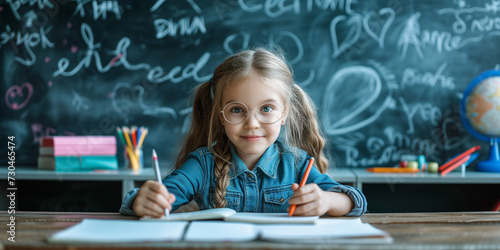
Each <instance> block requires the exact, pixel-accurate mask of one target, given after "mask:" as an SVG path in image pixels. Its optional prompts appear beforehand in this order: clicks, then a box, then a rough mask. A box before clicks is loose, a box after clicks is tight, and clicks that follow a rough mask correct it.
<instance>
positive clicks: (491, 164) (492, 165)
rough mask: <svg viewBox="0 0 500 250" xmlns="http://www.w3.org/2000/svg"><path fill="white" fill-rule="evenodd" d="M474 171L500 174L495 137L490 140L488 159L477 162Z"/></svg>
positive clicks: (499, 158)
mask: <svg viewBox="0 0 500 250" xmlns="http://www.w3.org/2000/svg"><path fill="white" fill-rule="evenodd" d="M476 171H483V172H500V154H499V151H498V141H497V138H496V137H493V138H490V153H489V155H488V159H487V160H485V161H481V162H478V163H477V165H476Z"/></svg>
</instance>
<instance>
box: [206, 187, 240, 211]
mask: <svg viewBox="0 0 500 250" xmlns="http://www.w3.org/2000/svg"><path fill="white" fill-rule="evenodd" d="M209 196H210V202H211V203H212V204H213V202H214V201H215V187H210V195H209ZM242 197H243V195H242V194H241V193H239V192H235V191H226V196H225V199H226V207H227V208H231V209H233V210H234V211H236V212H241V200H242V199H243V198H242Z"/></svg>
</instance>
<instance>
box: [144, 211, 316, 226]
mask: <svg viewBox="0 0 500 250" xmlns="http://www.w3.org/2000/svg"><path fill="white" fill-rule="evenodd" d="M318 218H319V216H292V217H289V216H288V214H287V213H237V212H236V211H234V210H233V209H230V208H213V209H207V210H201V211H195V212H186V213H172V214H170V216H169V218H168V221H197V220H217V219H222V220H225V221H233V222H250V223H256V224H283V223H287V224H314V223H316V220H318ZM141 220H145V221H157V220H167V218H166V217H163V218H151V217H144V218H141Z"/></svg>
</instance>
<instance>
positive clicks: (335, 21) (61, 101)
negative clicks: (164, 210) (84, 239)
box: [0, 0, 500, 168]
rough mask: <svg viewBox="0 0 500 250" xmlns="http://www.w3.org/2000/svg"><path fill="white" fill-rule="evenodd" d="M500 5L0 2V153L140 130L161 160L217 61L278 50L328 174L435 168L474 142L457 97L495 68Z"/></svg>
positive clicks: (33, 151) (22, 158)
mask: <svg viewBox="0 0 500 250" xmlns="http://www.w3.org/2000/svg"><path fill="white" fill-rule="evenodd" d="M499 10H500V3H499V2H498V1H494V0H491V1H467V0H459V1H430V0H427V1H383V0H378V1H354V0H334V1H315V0H306V1H299V0H292V1H276V0H264V1H245V0H239V1H236V0H229V1H224V0H214V1H199V0H185V1H165V0H156V1H117V0H105V1H104V0H99V1H98V0H73V1H68V0H53V1H42V0H38V1H23V0H7V1H0V94H1V95H2V101H1V102H0V103H1V104H0V117H1V121H0V134H1V137H0V138H2V139H1V141H3V142H4V146H3V147H0V155H5V154H6V151H7V136H15V143H16V148H15V151H16V164H17V165H18V166H23V165H36V157H37V154H38V141H39V139H40V137H41V136H43V135H99V134H104V135H114V134H116V130H115V129H116V127H117V126H124V125H125V126H131V125H138V126H146V127H148V128H149V132H150V133H149V135H148V137H147V138H146V140H145V144H144V151H145V155H146V156H147V155H149V153H148V152H150V151H151V149H152V148H155V149H156V151H157V152H158V154H159V157H160V159H161V161H162V164H169V163H171V162H172V160H173V159H174V158H175V154H176V150H177V149H178V144H179V142H180V141H181V139H182V138H183V135H184V134H185V132H186V129H187V127H188V125H189V117H190V113H191V108H190V95H191V93H192V89H193V88H194V87H195V86H196V85H197V84H199V83H201V82H203V81H206V80H208V79H209V78H210V77H211V74H212V72H213V70H214V69H215V67H216V66H217V65H218V64H219V63H220V62H222V61H223V60H224V58H225V57H226V56H228V55H231V54H233V53H235V52H237V51H241V50H244V49H247V48H253V47H257V46H263V47H269V48H273V47H275V46H279V47H281V48H282V49H283V50H284V51H285V53H286V56H287V58H288V60H289V62H290V64H291V65H292V67H293V69H294V73H295V79H296V81H297V84H299V85H301V86H302V87H303V88H304V89H305V90H306V91H307V92H308V93H309V94H310V95H311V97H312V98H313V100H314V101H315V102H316V104H317V107H318V109H319V113H320V117H321V125H322V127H323V129H324V131H325V134H326V135H327V137H328V139H329V144H330V147H329V150H330V151H331V153H332V155H333V159H334V161H335V163H336V166H338V167H348V168H362V167H367V166H392V165H394V164H396V163H397V162H398V161H399V157H400V155H402V154H408V153H411V154H422V155H425V156H426V158H427V159H428V160H429V161H438V162H440V163H443V162H444V161H445V160H446V159H448V158H449V157H451V156H453V155H455V154H458V153H460V152H462V151H464V150H465V149H467V148H469V147H471V146H473V145H477V144H481V143H482V142H480V141H478V140H477V139H475V138H473V137H472V136H470V135H469V134H468V133H467V132H466V130H465V129H464V127H463V125H462V123H461V120H460V115H459V103H460V100H461V98H462V93H463V91H464V90H465V88H466V87H467V85H468V84H469V83H470V81H471V80H472V79H473V78H474V77H476V76H477V75H479V74H480V73H481V72H483V71H486V70H489V69H492V68H494V67H495V65H497V64H499V63H500V49H498V45H499V44H500V17H499V16H498V11H499ZM483 145H484V144H483ZM485 146H486V145H485ZM484 148H486V147H484ZM119 150H120V152H121V151H122V150H123V147H122V146H121V145H119ZM483 152H484V153H483V154H484V155H485V154H486V151H483ZM119 156H120V157H119V158H120V159H119V160H120V162H121V161H122V159H121V154H119ZM5 164H6V162H5ZM145 165H146V166H150V159H149V157H146V158H145Z"/></svg>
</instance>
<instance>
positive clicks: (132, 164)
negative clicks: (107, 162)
mask: <svg viewBox="0 0 500 250" xmlns="http://www.w3.org/2000/svg"><path fill="white" fill-rule="evenodd" d="M131 153H132V154H133V155H132V156H130V154H131ZM123 159H124V162H125V164H124V165H125V169H132V170H139V169H143V167H144V157H143V156H142V149H135V150H133V149H125V150H124V151H123Z"/></svg>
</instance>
